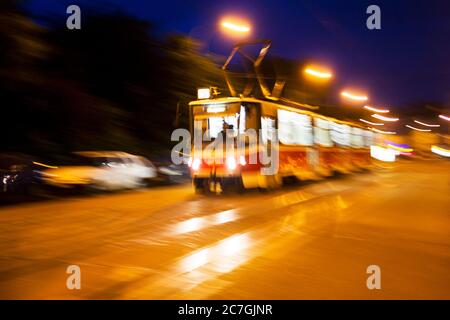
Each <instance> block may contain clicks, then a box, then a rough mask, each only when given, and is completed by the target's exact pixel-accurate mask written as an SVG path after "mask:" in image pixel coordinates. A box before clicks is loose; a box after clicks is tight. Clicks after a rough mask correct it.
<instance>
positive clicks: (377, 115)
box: [372, 114, 400, 122]
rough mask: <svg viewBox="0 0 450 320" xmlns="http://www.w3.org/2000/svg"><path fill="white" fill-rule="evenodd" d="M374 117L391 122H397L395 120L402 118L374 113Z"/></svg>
mask: <svg viewBox="0 0 450 320" xmlns="http://www.w3.org/2000/svg"><path fill="white" fill-rule="evenodd" d="M372 117H373V118H376V119H378V120H382V121H389V122H395V121H398V120H400V119H399V118H389V117H385V116H382V115H379V114H373V115H372Z"/></svg>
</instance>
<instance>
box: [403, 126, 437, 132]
mask: <svg viewBox="0 0 450 320" xmlns="http://www.w3.org/2000/svg"><path fill="white" fill-rule="evenodd" d="M405 127H407V128H410V129H412V130H416V131H420V132H430V131H431V130H430V129H419V128H416V127H413V126H410V125H409V124H407V125H406V126H405Z"/></svg>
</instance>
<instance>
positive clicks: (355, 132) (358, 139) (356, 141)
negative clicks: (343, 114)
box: [351, 127, 364, 148]
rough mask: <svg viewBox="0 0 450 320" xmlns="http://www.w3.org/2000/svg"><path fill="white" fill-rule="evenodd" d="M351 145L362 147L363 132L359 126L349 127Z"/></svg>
mask: <svg viewBox="0 0 450 320" xmlns="http://www.w3.org/2000/svg"><path fill="white" fill-rule="evenodd" d="M351 130H352V135H351V145H352V147H353V148H362V147H364V136H363V134H364V132H363V130H362V129H360V128H353V127H352V128H351Z"/></svg>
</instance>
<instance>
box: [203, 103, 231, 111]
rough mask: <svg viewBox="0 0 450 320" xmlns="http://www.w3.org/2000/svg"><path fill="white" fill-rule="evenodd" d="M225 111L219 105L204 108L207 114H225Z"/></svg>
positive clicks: (224, 108)
mask: <svg viewBox="0 0 450 320" xmlns="http://www.w3.org/2000/svg"><path fill="white" fill-rule="evenodd" d="M225 110H226V107H225V106H224V105H220V104H218V105H211V106H208V107H207V108H206V112H208V113H219V112H225Z"/></svg>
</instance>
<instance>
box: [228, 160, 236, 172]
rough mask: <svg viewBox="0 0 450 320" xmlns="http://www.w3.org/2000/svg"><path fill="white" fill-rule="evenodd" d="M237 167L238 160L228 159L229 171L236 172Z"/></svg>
mask: <svg viewBox="0 0 450 320" xmlns="http://www.w3.org/2000/svg"><path fill="white" fill-rule="evenodd" d="M236 167H237V163H236V159H235V158H234V157H228V158H227V168H228V169H229V170H234V169H236Z"/></svg>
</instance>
